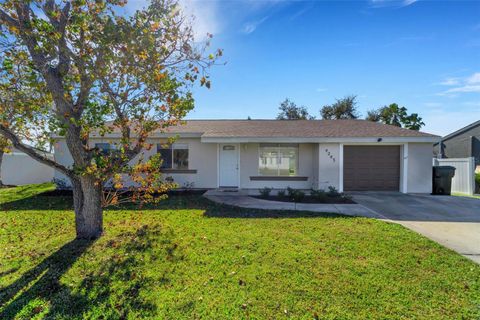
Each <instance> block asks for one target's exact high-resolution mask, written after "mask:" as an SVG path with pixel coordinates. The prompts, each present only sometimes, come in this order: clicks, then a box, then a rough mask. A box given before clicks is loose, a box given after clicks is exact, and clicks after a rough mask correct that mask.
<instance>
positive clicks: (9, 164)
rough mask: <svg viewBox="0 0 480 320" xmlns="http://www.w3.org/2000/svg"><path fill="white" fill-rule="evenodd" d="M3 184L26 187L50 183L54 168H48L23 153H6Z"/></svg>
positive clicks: (3, 164) (2, 173)
mask: <svg viewBox="0 0 480 320" xmlns="http://www.w3.org/2000/svg"><path fill="white" fill-rule="evenodd" d="M0 172H1V175H2V182H3V183H4V184H9V185H17V186H18V185H24V184H33V183H44V182H50V181H52V179H53V175H54V170H53V168H51V167H49V166H46V165H44V164H42V163H40V162H38V161H36V160H34V159H33V158H31V157H30V156H28V155H26V154H25V153H22V152H18V151H16V152H13V153H6V154H5V155H4V156H3V163H2V168H1V170H0Z"/></svg>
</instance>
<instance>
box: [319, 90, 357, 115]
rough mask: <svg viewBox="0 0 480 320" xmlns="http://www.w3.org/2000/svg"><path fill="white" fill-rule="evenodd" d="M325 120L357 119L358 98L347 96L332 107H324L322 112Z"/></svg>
mask: <svg viewBox="0 0 480 320" xmlns="http://www.w3.org/2000/svg"><path fill="white" fill-rule="evenodd" d="M320 115H321V116H322V118H323V119H327V120H334V119H357V118H358V117H359V114H358V111H357V97H356V96H354V95H351V96H346V97H344V98H342V99H337V101H336V102H335V103H333V104H331V105H326V106H323V107H322V109H321V110H320Z"/></svg>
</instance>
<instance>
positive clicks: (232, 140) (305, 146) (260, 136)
mask: <svg viewBox="0 0 480 320" xmlns="http://www.w3.org/2000/svg"><path fill="white" fill-rule="evenodd" d="M169 137H177V139H176V140H175V142H174V143H173V144H172V145H170V146H165V141H166V140H167V138H169ZM439 139H440V138H439V137H438V136H435V135H431V134H428V133H423V132H418V131H412V130H407V129H402V128H399V127H396V126H391V125H384V124H380V123H375V122H370V121H365V120H188V121H185V122H184V124H182V125H178V126H175V127H171V128H169V129H168V132H163V133H160V132H158V133H157V134H154V135H152V136H151V137H150V139H149V142H150V143H152V144H154V145H155V146H156V147H154V148H152V149H150V150H148V151H147V150H145V151H144V155H145V156H149V155H151V154H153V153H161V154H162V156H163V159H164V162H163V165H162V166H163V171H164V173H165V175H166V176H169V177H172V178H173V179H174V181H176V182H177V183H178V184H179V185H180V186H182V185H183V186H189V187H192V186H193V187H195V188H240V189H259V188H263V187H271V188H282V189H283V188H286V187H292V188H296V189H310V188H315V189H327V188H328V187H329V186H333V187H335V188H336V189H337V190H339V191H354V190H384V191H400V192H404V193H407V192H409V193H430V192H431V191H432V146H433V143H435V142H438V141H439ZM118 141H119V133H118V132H113V133H110V134H107V135H105V136H99V135H92V136H91V144H92V146H94V145H96V146H97V147H99V148H101V149H104V150H106V149H109V148H114V146H115V143H117V142H118ZM55 158H56V160H57V161H58V162H60V163H62V164H64V165H70V164H71V163H72V159H71V156H70V154H69V152H68V149H67V148H66V145H65V140H64V139H62V138H58V142H57V143H56V144H55ZM57 178H61V175H60V174H58V173H57Z"/></svg>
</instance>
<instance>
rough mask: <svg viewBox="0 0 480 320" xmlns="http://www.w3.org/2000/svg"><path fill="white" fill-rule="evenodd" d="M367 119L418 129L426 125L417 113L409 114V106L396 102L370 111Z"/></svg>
mask: <svg viewBox="0 0 480 320" xmlns="http://www.w3.org/2000/svg"><path fill="white" fill-rule="evenodd" d="M366 120H369V121H374V122H381V123H384V124H390V125H394V126H397V127H404V128H406V129H411V130H417V131H418V130H420V129H421V128H422V127H423V126H424V125H425V123H424V122H423V120H422V118H421V117H420V116H419V115H418V114H417V113H412V114H408V112H407V108H405V107H400V106H399V105H398V104H396V103H392V104H390V105H388V106H384V107H381V108H379V109H374V110H370V111H368V113H367V117H366Z"/></svg>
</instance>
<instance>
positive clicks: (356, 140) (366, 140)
mask: <svg viewBox="0 0 480 320" xmlns="http://www.w3.org/2000/svg"><path fill="white" fill-rule="evenodd" d="M380 138H381V139H382V140H381V141H378V139H380ZM440 139H441V138H440V137H361V138H359V137H350V138H349V137H323V138H322V137H318V138H315V137H313V138H308V137H303V138H295V137H202V139H201V141H202V142H203V143H224V142H226V143H257V142H277V143H379V142H382V143H405V142H418V143H435V142H439V141H440Z"/></svg>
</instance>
